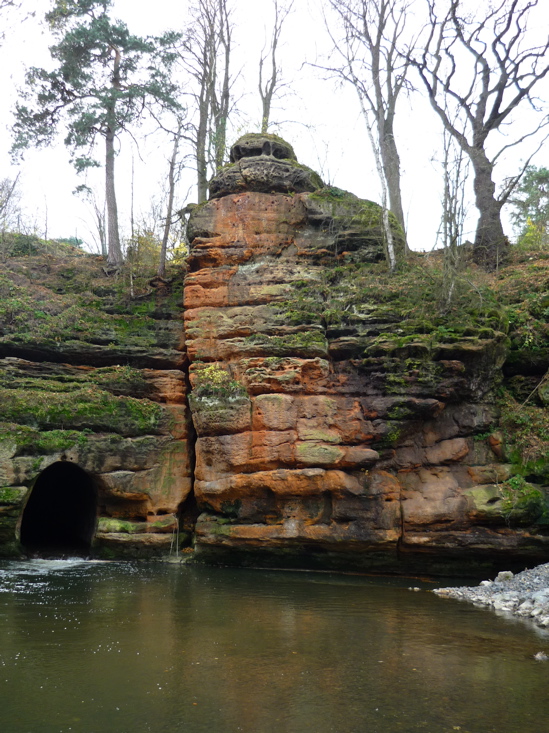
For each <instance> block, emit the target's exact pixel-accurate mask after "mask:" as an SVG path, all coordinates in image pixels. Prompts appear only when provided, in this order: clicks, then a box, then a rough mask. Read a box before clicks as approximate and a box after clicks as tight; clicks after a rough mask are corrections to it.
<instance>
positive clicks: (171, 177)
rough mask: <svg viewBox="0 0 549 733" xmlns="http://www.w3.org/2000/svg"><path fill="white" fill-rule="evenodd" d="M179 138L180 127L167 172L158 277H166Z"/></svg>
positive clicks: (176, 134) (175, 137)
mask: <svg viewBox="0 0 549 733" xmlns="http://www.w3.org/2000/svg"><path fill="white" fill-rule="evenodd" d="M180 137H181V125H179V127H178V128H177V132H176V133H175V136H174V141H173V149H172V157H171V159H170V168H169V171H168V207H167V211H166V222H165V223H164V234H163V236H162V246H161V247H160V262H159V263H158V273H157V274H158V277H162V278H164V277H166V250H167V249H168V238H169V236H170V229H171V226H172V213H173V199H174V194H175V168H176V165H177V154H178V151H179V140H180Z"/></svg>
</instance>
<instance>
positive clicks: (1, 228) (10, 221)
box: [0, 173, 21, 260]
mask: <svg viewBox="0 0 549 733" xmlns="http://www.w3.org/2000/svg"><path fill="white" fill-rule="evenodd" d="M18 184H19V173H18V174H17V176H16V177H15V178H13V179H12V178H4V179H3V180H2V181H0V237H1V241H2V260H5V259H6V256H7V248H6V232H8V231H9V229H11V228H14V227H15V225H16V223H17V222H18V221H19V220H20V217H21V207H20V199H21V194H20V191H19V188H18Z"/></svg>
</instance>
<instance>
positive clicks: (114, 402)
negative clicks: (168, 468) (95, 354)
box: [0, 385, 167, 436]
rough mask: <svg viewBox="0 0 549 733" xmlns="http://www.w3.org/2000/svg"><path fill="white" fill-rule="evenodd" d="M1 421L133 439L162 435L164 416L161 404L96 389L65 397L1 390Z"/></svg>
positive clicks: (46, 392)
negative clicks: (101, 433)
mask: <svg viewBox="0 0 549 733" xmlns="http://www.w3.org/2000/svg"><path fill="white" fill-rule="evenodd" d="M0 420H1V421H3V422H13V423H18V424H20V425H28V426H30V427H34V428H38V429H40V430H48V429H49V428H52V427H55V428H56V429H58V428H61V429H62V430H67V429H75V428H76V429H84V428H87V429H88V430H93V431H97V432H113V433H120V434H121V435H127V436H136V435H147V434H151V433H152V434H155V433H158V432H161V430H162V428H163V427H164V428H165V427H166V421H167V418H166V413H165V411H164V409H163V408H162V406H161V405H159V404H157V403H155V402H150V401H149V400H138V399H135V398H133V397H122V396H120V397H117V396H114V395H112V394H110V393H108V392H105V391H104V390H101V389H100V388H98V387H92V386H89V387H86V388H79V389H74V390H72V391H71V392H70V394H67V393H66V392H64V391H61V392H56V391H53V390H52V389H51V385H48V389H29V388H24V389H5V388H0Z"/></svg>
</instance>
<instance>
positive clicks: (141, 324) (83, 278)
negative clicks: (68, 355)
mask: <svg viewBox="0 0 549 733" xmlns="http://www.w3.org/2000/svg"><path fill="white" fill-rule="evenodd" d="M128 268H129V269H128ZM130 270H131V272H130ZM145 274H146V278H147V279H145V280H142V276H143V275H145ZM153 274H154V273H153V272H150V273H145V272H143V273H142V274H141V275H139V276H138V274H137V272H136V271H135V268H133V267H131V266H130V265H128V266H127V267H126V266H125V267H124V268H123V269H122V270H121V271H120V274H119V276H118V278H106V277H105V275H104V273H103V271H102V269H101V264H100V261H99V262H98V258H96V257H91V256H83V255H82V254H80V256H79V258H78V260H77V261H75V258H68V257H59V259H56V258H52V257H45V256H41V257H27V258H24V260H22V259H19V258H13V259H11V260H8V261H7V263H5V268H4V271H3V272H1V273H0V323H2V333H1V335H0V344H2V343H4V344H6V345H10V346H11V347H12V348H16V347H18V348H32V349H33V350H45V351H47V352H53V353H65V352H67V351H69V352H70V351H76V350H79V351H80V352H83V351H85V348H84V344H86V345H88V346H91V347H92V348H93V349H94V351H95V352H96V351H97V350H105V351H106V352H107V354H106V356H105V359H106V358H108V352H114V351H116V350H118V351H127V352H128V353H130V354H131V353H135V352H136V351H140V352H142V353H146V352H153V351H154V350H155V349H156V350H158V349H159V348H169V349H175V348H177V344H178V342H179V335H178V333H177V331H178V329H177V328H173V326H174V325H176V324H175V323H174V324H172V323H171V321H172V319H173V318H174V317H177V316H178V315H179V314H180V312H181V310H182V277H181V273H179V277H178V278H175V279H174V281H173V283H172V284H171V286H170V288H169V289H165V290H164V291H162V295H160V294H158V295H157V294H156V293H155V292H151V293H150V296H147V298H146V299H141V298H140V299H136V298H135V297H133V298H132V297H130V293H131V292H132V290H131V289H133V293H134V295H137V294H139V295H142V292H143V290H142V289H143V288H145V289H146V290H149V291H151V288H150V286H149V285H148V280H150V278H151V277H152V275H153ZM130 278H131V289H130Z"/></svg>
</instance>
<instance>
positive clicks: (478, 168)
mask: <svg viewBox="0 0 549 733" xmlns="http://www.w3.org/2000/svg"><path fill="white" fill-rule="evenodd" d="M470 158H471V163H472V165H473V170H474V174H475V180H474V191H475V204H476V207H477V209H478V211H479V219H478V223H477V230H476V234H475V243H474V249H473V257H474V260H475V262H476V263H477V264H479V265H482V266H483V267H485V268H486V269H489V270H495V269H497V268H498V267H499V265H500V263H501V262H502V261H503V260H504V259H505V255H506V253H507V249H508V247H509V240H508V239H507V237H506V236H505V234H504V232H503V224H502V223H501V207H502V202H501V201H498V200H497V199H496V186H495V183H494V181H493V180H492V171H493V167H494V166H493V164H492V163H491V162H490V160H488V158H487V156H486V153H485V152H484V150H483V149H478V148H473V149H472V150H471V152H470Z"/></svg>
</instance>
